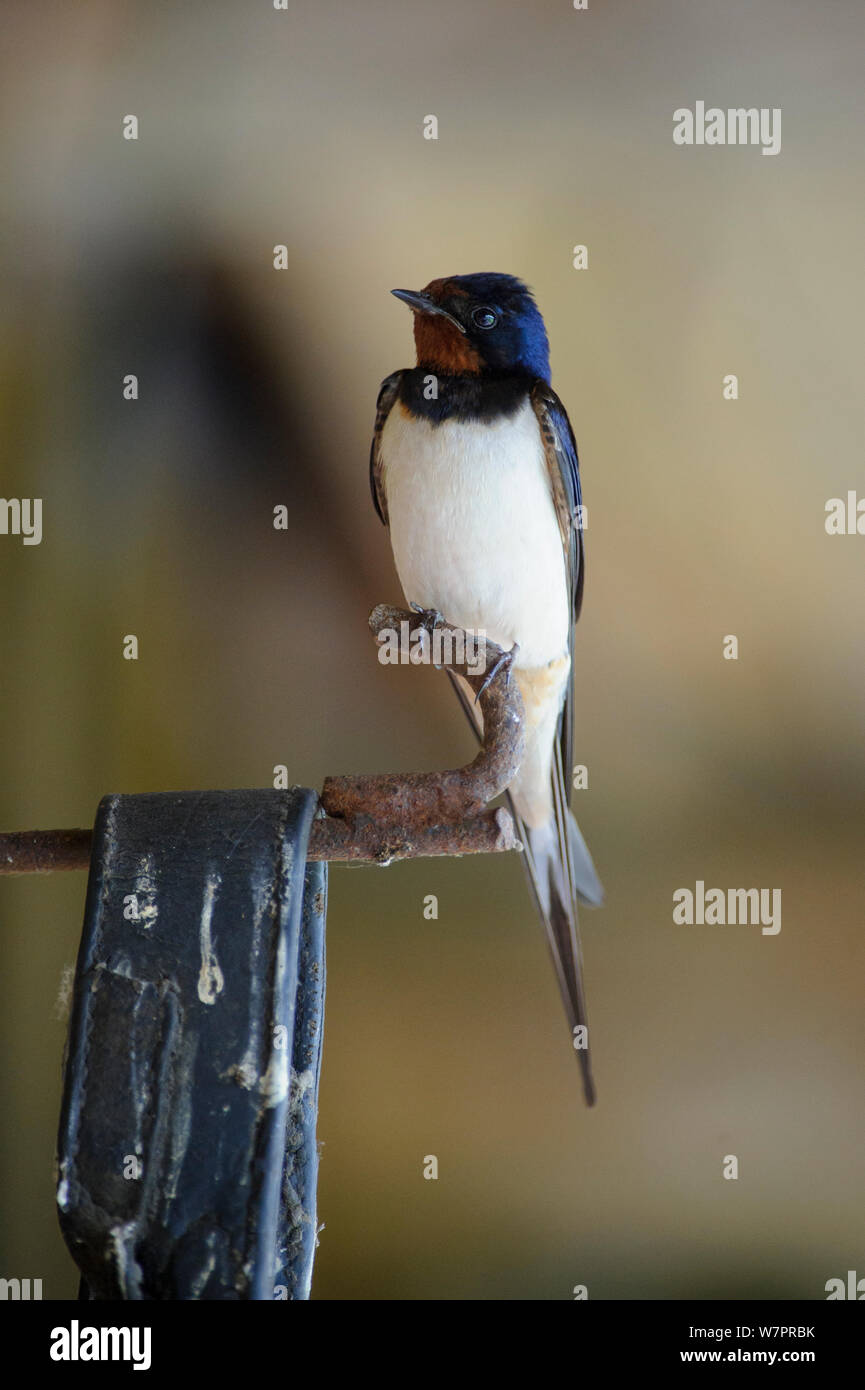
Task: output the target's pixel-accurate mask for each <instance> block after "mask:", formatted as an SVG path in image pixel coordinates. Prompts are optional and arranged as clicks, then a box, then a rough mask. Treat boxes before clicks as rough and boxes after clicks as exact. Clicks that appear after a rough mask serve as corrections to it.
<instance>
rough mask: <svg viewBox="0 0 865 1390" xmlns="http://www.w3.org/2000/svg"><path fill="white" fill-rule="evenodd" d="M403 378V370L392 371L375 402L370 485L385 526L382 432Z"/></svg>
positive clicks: (385, 501)
mask: <svg viewBox="0 0 865 1390" xmlns="http://www.w3.org/2000/svg"><path fill="white" fill-rule="evenodd" d="M401 380H402V372H401V371H400V372H391V374H390V376H386V377H385V379H384V381H383V382H382V384H381V387H380V388H379V393H378V400H377V401H376V403H375V428H374V430H373V435H372V444H371V445H370V450H369V487H370V492H371V493H372V504H373V506H374V507H375V509H376V511H377V512H378V514H379V517H380V519H381V520H382V521H383V522H384V524H385V526H387V498H386V496H385V490H384V465H383V463H382V459H381V434H382V430H383V429H384V423H385V420H386V419H387V417H388V415H389V414H390V412H391V407H392V405H393V403H394V401H395V400H396V398H397V396H398V395H399V384H400V381H401Z"/></svg>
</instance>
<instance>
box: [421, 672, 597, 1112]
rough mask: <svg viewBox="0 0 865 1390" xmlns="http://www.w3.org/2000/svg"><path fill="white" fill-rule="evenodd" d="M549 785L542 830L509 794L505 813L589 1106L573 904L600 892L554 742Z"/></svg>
mask: <svg viewBox="0 0 865 1390" xmlns="http://www.w3.org/2000/svg"><path fill="white" fill-rule="evenodd" d="M446 669H447V673H448V677H449V679H450V682H451V685H452V686H453V688H454V690H455V691H456V694H457V696H458V697H459V701H460V704H461V705H462V707H463V712H464V714H465V716H466V718H467V719H468V721H469V724H470V725H471V727H472V728H473V730H474V732H475V734H476V735H477V736H478V737H480V728H479V723H480V716H479V712H478V710H477V707H476V706H475V705H474V704H473V703H472V701H471V699H470V698H469V694H468V692H467V688H466V687H465V686H464V685H463V683H462V682H461V681H460V679H459V677H458V676H457V675H456V674H455V672H453V671H451V670H450V669H449V668H446ZM551 782H552V792H553V815H552V816H551V817H550V819H549V821H548V822H547V823H546V824H545V825H543V826H541V827H539V828H537V829H536V828H533V827H530V826H528V825H527V824H526V822H525V821H524V820H523V818H522V816H521V815H520V813H519V811H518V810H517V808H516V806H515V805H514V799H513V797H512V795H511V794H510V792H507V793H506V799H507V803H508V809H509V810H510V813H511V815H512V816H513V818H514V826H515V829H516V833H517V838H518V839H519V840H520V841H521V842H522V845H523V854H522V860H523V867H524V869H525V871H526V877H527V879H528V883H529V888H530V890H531V894H532V897H533V898H534V900H535V906H536V907H537V910H538V916H539V917H540V919H541V921H542V922H543V925H544V930H545V932H546V936H547V944H548V946H549V949H550V955H551V956H552V961H553V967H554V969H555V972H556V979H557V980H558V983H559V990H560V992H561V996H562V1001H563V1003H564V1006H565V1013H566V1014H567V1018H568V1026H569V1028H570V1033H571V1039H572V1042H573V1044H574V1049H575V1051H576V1054H577V1059H578V1061H579V1064H580V1071H581V1073H582V1078H583V1093H584V1095H585V1098H586V1104H587V1105H594V1104H595V1100H596V1092H595V1082H594V1078H593V1076H592V1055H591V1050H590V1048H589V1026H588V1016H587V1013H586V999H585V992H584V989H583V957H582V951H581V949H580V929H579V922H578V920H577V899H578V898H579V899H581V900H582V901H583V902H586V903H589V904H590V905H591V906H592V907H599V906H600V904H601V903H602V902H603V900H604V890H603V887H602V886H601V881H600V879H599V878H598V875H597V873H596V871H595V866H594V864H593V863H592V857H591V855H590V854H589V850H588V847H587V845H586V842H585V840H584V839H583V837H582V835H581V834H580V829H579V826H578V825H577V822H576V820H575V818H574V816H573V815H572V814H571V810H570V807H569V805H568V796H567V792H566V789H565V788H566V783H565V779H564V775H563V771H562V758H561V748H560V744H559V740H558V739H556V742H555V748H554V750H553V763H552V773H551ZM577 1029H579V1030H580V1032H579V1033H577V1032H576V1030H577Z"/></svg>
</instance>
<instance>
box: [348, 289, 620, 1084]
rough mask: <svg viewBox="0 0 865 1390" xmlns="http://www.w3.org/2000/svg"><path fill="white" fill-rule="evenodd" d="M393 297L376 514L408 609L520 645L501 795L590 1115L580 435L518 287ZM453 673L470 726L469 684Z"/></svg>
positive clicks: (596, 893)
mask: <svg viewBox="0 0 865 1390" xmlns="http://www.w3.org/2000/svg"><path fill="white" fill-rule="evenodd" d="M391 293H392V294H395V295H396V297H397V298H398V299H401V300H403V301H404V303H406V304H407V305H408V306H409V308H410V309H411V310H412V311H413V313H414V337H415V347H416V349H417V365H416V366H415V367H406V368H404V369H403V370H401V371H397V372H394V373H393V374H392V375H391V376H389V377H387V378H386V380H385V381H384V382H383V383H382V386H381V390H380V392H379V396H378V401H377V405H376V420H375V432H374V436H373V442H372V449H371V451H370V485H371V488H372V496H373V502H374V504H375V508H376V511H377V512H378V515H379V517H380V518H381V520H382V521H383V522H384V523H385V525H386V526H387V527H388V528H389V531H390V540H391V545H392V548H393V555H394V560H395V563H396V569H397V573H398V575H399V579H400V583H401V585H402V588H403V592H404V594H405V597H406V599H407V601H408V602H409V603H410V604H411V605H413V606H415V607H416V608H419V609H429V610H435V611H437V612H438V613H440V614H441V615H442V616H443V617H444V619H445V620H446V621H447V622H449V623H452V624H454V625H455V626H457V627H462V628H466V629H470V630H472V631H474V632H483V633H485V635H486V637H487V638H488V639H489V640H491V641H493V642H496V643H497V644H498V645H499V646H501V647H504V648H507V649H511V648H514V652H513V660H512V667H511V673H512V676H513V678H514V679H515V680H516V683H517V686H518V688H519V691H520V694H521V696H522V699H523V704H524V706H525V713H526V749H525V754H524V757H523V761H522V764H521V766H520V769H519V771H518V773H517V775H516V777H515V778H514V780H513V781H512V782H511V784H510V787H509V788H508V792H507V796H508V801H509V805H510V808H511V812H512V814H513V816H514V819H515V822H516V826H517V834H518V835H519V838H520V839H521V841H522V843H523V846H524V854H523V860H524V863H525V867H526V870H527V873H528V877H529V883H530V886H531V889H532V893H533V896H534V899H535V903H536V905H537V908H538V911H539V913H540V916H541V919H542V921H543V923H544V926H545V928H546V933H547V940H548V942H549V947H550V951H551V954H552V958H553V964H554V966H555V970H556V976H557V979H558V983H559V988H560V990H561V994H562V998H563V1000H564V1004H565V1009H566V1012H567V1016H568V1022H569V1025H570V1029H571V1033H572V1037H573V1040H574V1047H575V1049H576V1050H577V1057H578V1059H579V1062H580V1067H581V1070H582V1079H583V1090H584V1092H585V1097H586V1102H587V1103H588V1104H589V1105H593V1104H594V1101H595V1086H594V1081H593V1079H592V1064H591V1054H590V1051H589V1047H588V1023H587V1018H586V1005H585V997H584V993H583V969H582V956H581V950H580V938H579V929H578V922H577V898H578V897H579V898H580V899H581V900H582V901H584V902H587V903H590V904H592V905H593V906H598V905H600V903H601V901H602V900H603V889H602V887H601V884H600V882H599V880H598V876H597V874H596V872H595V868H594V865H593V863H592V860H591V856H590V854H589V851H588V849H587V847H586V844H585V841H584V840H583V837H582V835H581V834H580V831H579V828H578V826H577V823H576V820H575V819H574V816H573V815H572V813H571V811H570V807H569V801H570V777H571V748H572V695H573V681H572V666H573V648H574V628H575V625H576V621H577V618H578V617H579V613H580V606H581V603H582V596H583V581H584V576H585V556H584V544H583V530H582V499H581V493H580V472H579V462H578V458H577V446H576V443H575V441H574V433H573V430H572V429H571V425H570V421H569V420H568V416H567V413H566V411H565V408H564V406H563V405H562V403H561V401H560V400H559V398H558V396H557V395H556V393H555V392H554V391H553V389H552V387H551V385H550V365H549V345H548V342H547V333H546V328H545V327H544V321H543V319H542V317H541V314H540V311H539V309H538V307H537V305H536V304H535V301H534V299H533V297H532V294H531V292H530V291H529V289H528V288H527V287H526V285H524V284H523V283H522V281H520V280H517V279H516V278H515V277H514V276H512V275H499V274H492V273H485V274H478V275H453V276H450V277H449V278H447V279H441V280H432V281H430V283H429V284H428V285H427V286H426V289H423V290H420V291H414V290H393V291H391ZM448 675H449V676H450V677H451V679H452V682H453V684H454V687H455V689H456V690H457V694H458V695H459V696H460V699H461V701H462V704H463V707H464V709H465V710H466V712H467V714H468V715H469V717H470V719H471V720H472V722H473V724H474V726H475V729H476V731H477V729H478V724H479V721H480V714H479V712H478V711H477V710H476V706H475V704H474V702H473V701H472V700H471V699H470V698H469V691H468V686H467V685H465V683H464V682H462V681H461V679H460V677H458V676H456V675H454V673H453V672H451V671H448Z"/></svg>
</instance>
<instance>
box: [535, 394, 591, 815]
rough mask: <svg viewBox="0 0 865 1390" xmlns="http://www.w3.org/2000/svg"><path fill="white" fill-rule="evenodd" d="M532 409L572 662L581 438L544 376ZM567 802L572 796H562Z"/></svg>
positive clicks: (568, 754) (567, 757)
mask: <svg viewBox="0 0 865 1390" xmlns="http://www.w3.org/2000/svg"><path fill="white" fill-rule="evenodd" d="M532 408H533V410H534V412H535V415H536V417H537V421H538V425H539V426H540V430H541V438H542V439H543V443H544V454H545V456H546V460H547V470H548V472H549V475H550V488H551V490H552V494H553V503H554V505H555V508H556V516H557V518H558V522H559V533H560V535H561V537H562V547H563V549H564V554H565V571H566V573H567V577H568V587H569V591H570V604H569V612H570V630H569V632H568V655H569V656H570V658H571V661H572V662H573V656H574V630H575V628H576V625H577V619H578V618H579V616H580V609H581V607H582V604H583V583H584V580H585V575H586V557H585V549H584V546H583V529H582V505H583V495H582V492H581V491H580V461H579V458H578V456H577V442H576V440H575V439H574V431H573V430H572V429H571V422H570V420H569V419H568V413H567V411H566V410H565V407H564V406H563V405H562V403H561V401H560V400H559V398H558V396H557V395H556V393H555V391H554V390H553V388H552V386H549V385H548V384H547V382H545V381H536V382H535V384H534V387H533V388H532ZM573 688H574V683H573V679H571V680H570V681H569V682H568V690H567V694H566V696H565V703H564V707H563V709H562V717H561V719H560V721H559V726H560V731H561V732H560V739H561V747H562V764H563V767H564V771H565V773H566V775H567V777H568V780H569V781H570V776H571V761H572V756H573V737H574V732H573V717H572V716H573V708H572V701H573ZM564 801H565V805H567V804H568V803H569V801H570V797H569V796H565V798H564Z"/></svg>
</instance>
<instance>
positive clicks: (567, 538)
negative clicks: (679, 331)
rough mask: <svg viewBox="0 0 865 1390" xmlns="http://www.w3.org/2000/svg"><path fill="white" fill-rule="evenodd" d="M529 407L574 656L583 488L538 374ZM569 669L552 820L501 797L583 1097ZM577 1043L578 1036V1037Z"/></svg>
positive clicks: (579, 865)
mask: <svg viewBox="0 0 865 1390" xmlns="http://www.w3.org/2000/svg"><path fill="white" fill-rule="evenodd" d="M531 400H532V408H533V409H534V412H535V416H536V417H537V421H538V425H539V427H540V431H541V438H542V440H543V446H544V454H545V456H546V462H547V470H548V472H549V477H550V490H551V492H552V497H553V503H554V505H555V509H556V516H557V517H558V522H559V532H560V534H561V538H562V548H563V551H564V558H565V570H566V574H567V579H568V589H569V600H570V602H569V615H570V624H569V631H568V655H569V656H570V657H571V660H572V661H573V652H574V630H575V628H576V624H577V619H578V617H579V615H580V608H581V606H582V600H583V581H584V578H585V556H584V550H583V532H582V494H581V491H580V465H579V459H578V456H577V445H576V441H575V439H574V432H573V430H572V429H571V422H570V420H569V419H568V416H567V412H566V410H565V407H564V406H563V405H562V403H561V401H560V400H559V398H558V396H557V395H556V393H555V391H553V389H552V387H551V386H549V385H548V384H547V382H545V381H536V382H535V385H534V387H533V388H532V395H531ZM572 692H573V674H572V675H571V679H570V680H569V681H568V686H567V693H566V695H565V700H564V703H563V705H562V709H561V711H560V713H559V721H558V736H557V739H556V746H555V747H554V749H553V763H552V792H553V811H554V819H553V821H552V823H551V824H550V826H548V827H543V828H541V829H532V828H531V827H529V826H526V825H525V824H524V823H523V821H522V819H521V817H520V816H519V815H518V814H517V813H516V808H515V807H514V804H513V800H512V798H511V797H510V796H509V797H508V802H509V805H510V809H511V813H512V814H513V816H514V819H515V822H516V828H517V834H518V836H519V838H520V839H521V840H522V842H523V846H524V855H523V862H524V865H525V868H526V873H527V875H528V879H529V884H530V886H531V890H532V895H533V897H534V899H535V903H536V905H537V908H538V912H539V913H540V916H541V920H542V921H543V924H544V928H545V930H546V935H547V942H548V944H549V948H550V954H551V956H552V959H553V965H554V967H555V972H556V978H557V980H558V983H559V990H560V993H561V996H562V1000H563V1002H564V1005H565V1011H566V1013H567V1017H568V1024H569V1027H570V1030H571V1035H572V1037H574V1035H575V1030H576V1028H577V1027H578V1026H582V1027H585V1029H586V1042H585V1044H584V1045H580V1046H578V1044H577V1040H576V1038H574V1047H575V1049H576V1051H577V1058H578V1061H579V1064H580V1070H581V1073H582V1078H583V1092H584V1094H585V1098H586V1103H587V1104H588V1105H594V1103H595V1083H594V1080H593V1077H592V1058H591V1052H590V1050H589V1047H588V1041H587V1040H588V1017H587V1013H586V1001H585V994H584V991H583V962H582V952H581V948H580V933H579V923H578V920H577V895H578V894H579V895H580V896H582V897H585V898H586V899H588V900H589V901H595V902H598V901H599V900H600V896H601V893H602V889H601V887H600V883H599V882H598V879H597V875H596V874H595V870H594V865H593V864H592V861H591V858H590V856H589V852H588V850H587V849H586V847H585V844H584V843H583V839H582V836H581V835H580V832H579V830H578V828H577V823H576V821H575V820H574V818H573V816H572V815H571V811H570V785H571V767H572V756H573V752H572V750H573V728H572ZM580 1042H582V1039H581V1040H580Z"/></svg>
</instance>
